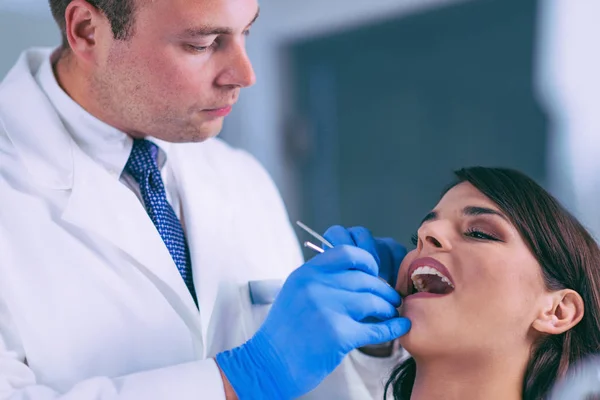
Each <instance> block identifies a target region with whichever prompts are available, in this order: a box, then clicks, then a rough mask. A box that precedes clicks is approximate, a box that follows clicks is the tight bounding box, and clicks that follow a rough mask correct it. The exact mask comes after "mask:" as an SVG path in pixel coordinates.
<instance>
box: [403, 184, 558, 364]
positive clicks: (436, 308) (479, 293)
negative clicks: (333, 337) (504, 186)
mask: <svg viewBox="0 0 600 400" xmlns="http://www.w3.org/2000/svg"><path fill="white" fill-rule="evenodd" d="M417 288H418V289H417ZM396 289H397V290H398V291H399V292H400V293H401V294H402V296H403V298H404V303H403V306H402V309H401V313H402V314H403V315H404V316H406V317H408V318H409V319H410V320H411V321H412V329H411V331H410V332H409V333H408V334H407V335H406V336H404V337H403V338H401V344H402V345H403V346H404V347H405V348H406V349H407V350H408V351H409V353H411V354H412V355H413V356H414V357H415V359H416V360H417V361H419V359H420V358H421V359H424V358H427V357H437V358H439V357H445V356H447V357H450V358H452V359H455V360H456V359H457V357H458V358H461V357H464V358H465V359H469V358H471V359H473V360H474V357H486V356H489V355H490V353H493V352H497V353H498V354H503V353H504V354H508V353H509V352H510V351H511V350H514V349H515V347H516V348H519V349H521V348H522V346H523V345H527V343H530V341H531V338H530V337H529V335H531V334H532V333H531V329H532V328H531V324H532V322H533V321H534V320H535V318H536V316H537V315H538V314H539V312H540V309H541V307H542V304H541V302H542V300H543V299H544V297H543V295H544V294H545V293H547V291H546V289H545V286H544V281H543V278H542V272H541V269H540V266H539V264H538V262H537V260H536V259H535V258H534V256H533V255H532V253H531V252H530V250H529V248H528V247H527V245H526V244H525V242H524V241H523V240H522V239H521V236H520V235H519V233H518V231H517V230H516V229H515V227H514V226H513V225H512V224H511V223H510V222H509V220H508V218H507V217H506V216H505V215H504V214H503V213H502V212H501V211H500V209H499V208H498V206H497V205H496V204H495V203H493V202H492V201H491V200H489V199H488V198H487V197H485V196H484V195H483V194H482V193H481V192H479V191H478V190H477V189H475V187H474V186H472V185H471V184H470V183H461V184H459V185H457V186H456V187H454V188H453V189H451V190H450V191H448V192H447V193H446V195H445V196H444V197H443V198H442V200H441V201H440V202H439V204H438V205H437V206H436V207H435V208H434V210H433V211H432V212H431V213H430V214H429V215H428V216H427V217H426V218H425V220H424V222H423V223H422V225H421V227H420V228H419V230H418V243H417V248H416V249H415V250H413V251H411V252H410V253H409V254H408V255H407V257H406V258H405V259H404V261H403V262H402V265H401V267H400V271H399V274H398V283H397V286H396Z"/></svg>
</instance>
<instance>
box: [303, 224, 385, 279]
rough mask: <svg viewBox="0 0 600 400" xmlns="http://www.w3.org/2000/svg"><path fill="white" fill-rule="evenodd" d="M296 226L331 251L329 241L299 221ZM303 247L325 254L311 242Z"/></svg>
mask: <svg viewBox="0 0 600 400" xmlns="http://www.w3.org/2000/svg"><path fill="white" fill-rule="evenodd" d="M296 224H298V226H299V227H300V228H302V229H303V230H305V231H306V232H307V233H309V234H310V235H311V236H312V237H314V238H315V239H317V240H318V241H320V242H321V243H323V244H324V245H325V246H327V247H329V248H331V249H333V245H332V244H331V243H329V241H328V240H327V239H325V238H324V237H323V236H321V235H319V234H318V233H317V232H315V231H313V230H312V229H310V228H309V227H308V226H306V225H304V224H303V223H302V222H300V221H296ZM304 247H308V248H309V249H311V250H314V251H316V252H317V253H324V252H325V250H323V249H322V248H320V247H319V246H317V245H316V244H314V243H312V242H308V241H307V242H304ZM378 278H379V279H380V280H381V281H382V282H385V284H386V285H388V286H390V284H389V282H387V281H386V280H385V279H383V278H382V277H378ZM390 287H391V286H390Z"/></svg>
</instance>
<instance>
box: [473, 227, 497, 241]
mask: <svg viewBox="0 0 600 400" xmlns="http://www.w3.org/2000/svg"><path fill="white" fill-rule="evenodd" d="M465 236H468V237H471V238H473V239H478V240H491V241H493V242H499V241H500V239H498V238H497V237H495V236H494V235H490V234H488V233H485V232H482V231H480V230H478V229H475V228H470V229H469V230H467V231H466V232H465Z"/></svg>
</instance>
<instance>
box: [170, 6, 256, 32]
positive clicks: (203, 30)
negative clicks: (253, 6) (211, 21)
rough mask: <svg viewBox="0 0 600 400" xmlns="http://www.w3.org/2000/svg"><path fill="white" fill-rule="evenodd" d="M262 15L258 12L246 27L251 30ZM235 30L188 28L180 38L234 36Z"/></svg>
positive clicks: (201, 27) (211, 27)
mask: <svg viewBox="0 0 600 400" xmlns="http://www.w3.org/2000/svg"><path fill="white" fill-rule="evenodd" d="M259 14H260V9H258V11H256V15H255V16H254V18H253V19H252V21H251V22H250V23H249V24H248V26H246V29H249V28H250V27H251V26H252V24H254V22H256V20H257V19H258V16H259ZM232 34H233V29H231V28H225V27H217V26H199V27H196V28H188V29H186V30H184V31H183V32H182V33H181V34H180V35H179V36H180V37H183V38H196V37H204V36H218V35H232Z"/></svg>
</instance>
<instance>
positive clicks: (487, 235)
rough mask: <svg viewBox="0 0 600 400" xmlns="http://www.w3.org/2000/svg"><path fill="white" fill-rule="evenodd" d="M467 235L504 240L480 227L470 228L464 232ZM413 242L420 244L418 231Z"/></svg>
mask: <svg viewBox="0 0 600 400" xmlns="http://www.w3.org/2000/svg"><path fill="white" fill-rule="evenodd" d="M464 235H465V236H466V237H469V238H472V239H477V240H489V241H492V242H501V241H502V240H501V239H499V238H498V237H496V236H495V235H493V234H491V233H486V232H484V231H482V230H480V229H478V228H469V229H467V231H466V232H465V233H464ZM411 242H412V244H413V245H414V246H418V244H419V235H418V234H417V233H415V234H413V235H412V236H411Z"/></svg>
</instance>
